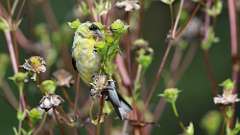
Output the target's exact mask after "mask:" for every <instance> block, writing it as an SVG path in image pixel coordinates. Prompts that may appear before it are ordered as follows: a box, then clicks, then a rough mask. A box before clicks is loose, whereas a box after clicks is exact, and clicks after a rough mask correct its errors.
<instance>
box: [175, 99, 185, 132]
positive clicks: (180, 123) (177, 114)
mask: <svg viewBox="0 0 240 135" xmlns="http://www.w3.org/2000/svg"><path fill="white" fill-rule="evenodd" d="M171 105H172V109H173V112H174V115H175V116H176V117H177V119H178V123H179V126H180V127H181V128H182V130H183V131H184V132H185V131H186V128H185V126H184V124H183V122H182V121H181V120H180V117H179V113H178V111H177V107H176V104H175V102H173V103H171Z"/></svg>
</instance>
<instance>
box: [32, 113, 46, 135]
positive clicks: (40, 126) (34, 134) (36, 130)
mask: <svg viewBox="0 0 240 135" xmlns="http://www.w3.org/2000/svg"><path fill="white" fill-rule="evenodd" d="M46 120H47V113H44V115H43V119H42V121H41V123H40V125H39V127H38V128H37V129H35V132H34V133H33V135H37V134H38V133H39V132H40V131H41V129H42V128H43V126H44V123H45V122H46Z"/></svg>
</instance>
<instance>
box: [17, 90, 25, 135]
mask: <svg viewBox="0 0 240 135" xmlns="http://www.w3.org/2000/svg"><path fill="white" fill-rule="evenodd" d="M23 87H24V86H23V85H20V86H19V110H18V111H20V112H23V113H25V112H24V111H25V101H24V95H23ZM22 123H23V120H19V123H18V135H21V130H22Z"/></svg>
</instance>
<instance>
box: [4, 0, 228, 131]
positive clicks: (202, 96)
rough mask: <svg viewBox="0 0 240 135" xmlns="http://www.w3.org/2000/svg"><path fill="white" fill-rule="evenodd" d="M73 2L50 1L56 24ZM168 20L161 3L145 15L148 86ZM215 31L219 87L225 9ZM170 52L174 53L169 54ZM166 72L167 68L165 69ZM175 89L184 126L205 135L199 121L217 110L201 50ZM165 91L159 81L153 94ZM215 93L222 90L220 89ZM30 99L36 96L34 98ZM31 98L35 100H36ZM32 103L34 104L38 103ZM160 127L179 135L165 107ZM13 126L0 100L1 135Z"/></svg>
mask: <svg viewBox="0 0 240 135" xmlns="http://www.w3.org/2000/svg"><path fill="white" fill-rule="evenodd" d="M74 2H75V1H73V0H65V1H64V0H51V5H52V7H53V11H54V13H55V14H56V18H57V20H58V21H59V23H66V22H67V21H70V20H71V19H72V18H71V17H69V15H70V14H71V12H72V9H73V7H74ZM32 8H34V9H35V11H36V14H35V15H34V22H33V23H34V24H38V23H41V22H45V18H44V17H43V14H42V11H41V10H39V6H37V5H35V6H34V7H32ZM26 10H27V9H26ZM26 10H25V11H26ZM25 14H27V13H26V12H24V14H23V18H22V19H23V21H22V24H21V26H20V28H21V29H22V30H23V32H24V33H25V34H26V35H27V36H28V37H31V33H29V28H28V25H29V24H28V22H27V19H28V18H27V17H26V16H25ZM169 17H170V15H169V10H168V7H167V6H166V5H164V4H162V3H161V2H160V1H153V2H152V4H151V5H150V6H149V8H148V9H146V11H145V13H144V21H143V25H142V27H143V28H142V29H143V38H144V39H146V40H147V41H149V43H150V45H151V47H153V48H154V51H155V56H154V61H153V64H152V65H151V67H150V68H149V69H148V71H147V73H146V75H147V76H146V78H147V79H146V84H149V83H150V82H151V81H152V80H153V79H154V78H153V77H154V75H155V73H156V71H157V69H158V65H159V63H160V60H161V59H162V56H163V52H164V49H165V47H166V46H165V43H164V40H165V38H166V35H167V33H168V30H169V29H170V28H169V27H170V18H169ZM215 31H216V35H217V36H218V37H219V38H220V42H219V43H217V44H214V45H213V47H212V48H211V49H210V52H209V53H210V63H211V65H212V66H213V71H214V76H215V79H216V81H217V83H221V82H222V81H223V80H225V79H227V78H230V77H231V57H230V40H229V37H230V35H229V23H228V13H227V9H226V7H224V9H223V12H222V14H221V15H220V16H219V17H218V18H217V21H216V27H215ZM3 37H4V35H3V33H0V51H1V52H8V51H7V48H6V42H5V39H4V38H3ZM70 47H71V44H69V48H70ZM172 52H173V50H172V51H171V53H172ZM20 55H21V54H20ZM24 57H25V55H21V61H22V62H23V60H24ZM170 58H171V57H170ZM170 58H169V59H170ZM168 68H169V66H168V65H167V66H166V69H168ZM12 73H13V72H12V70H11V66H10V65H9V70H8V73H7V74H6V80H7V77H8V76H11V75H12ZM10 84H12V82H10ZM177 87H178V88H179V89H180V90H182V92H181V93H180V96H179V99H178V101H177V107H178V109H179V113H180V116H181V118H182V120H183V122H184V123H185V125H188V122H190V121H192V122H193V124H194V126H195V131H196V135H202V134H204V132H203V130H202V129H201V128H200V126H199V125H200V120H201V118H202V117H203V116H204V115H205V114H206V113H207V112H208V111H210V110H215V109H217V108H216V106H215V105H214V104H213V100H212V97H211V90H210V82H209V80H208V79H207V73H206V68H205V66H204V62H203V52H202V50H201V49H200V48H199V49H198V51H197V54H196V56H195V58H194V60H193V62H192V64H191V65H190V66H189V68H188V70H187V71H186V73H185V74H184V75H183V77H182V78H181V79H180V81H179V83H178V84H177ZM164 88H165V86H164V83H163V79H161V82H160V84H159V87H158V88H157V90H156V94H158V93H161V92H162V90H164ZM218 89H219V90H221V88H220V87H219V88H218ZM15 94H16V91H15ZM32 96H37V95H34V94H33V95H32ZM31 98H33V99H34V98H35V97H31ZM38 98H39V97H38ZM38 98H36V99H38ZM158 99H159V97H157V96H155V97H154V99H153V100H152V104H153V105H152V107H153V106H154V104H155V103H157V101H158ZM34 102H35V103H37V101H34ZM159 124H160V126H159V127H154V130H153V135H176V134H179V133H181V130H180V129H179V128H178V124H177V122H176V118H175V117H174V114H173V112H172V110H171V108H170V107H169V106H168V105H167V107H166V109H165V111H164V112H163V115H162V117H161V120H160V121H159ZM13 126H17V120H16V113H15V111H14V110H13V109H12V108H11V107H9V105H8V104H7V103H6V102H5V101H4V100H3V99H2V98H1V99H0V135H11V134H13V130H12V127H13Z"/></svg>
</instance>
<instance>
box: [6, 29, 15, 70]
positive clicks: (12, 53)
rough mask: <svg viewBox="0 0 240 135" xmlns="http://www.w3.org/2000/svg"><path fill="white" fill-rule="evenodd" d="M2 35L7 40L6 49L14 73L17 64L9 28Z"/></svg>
mask: <svg viewBox="0 0 240 135" xmlns="http://www.w3.org/2000/svg"><path fill="white" fill-rule="evenodd" d="M4 35H5V37H6V41H7V45H8V51H9V54H10V58H11V63H12V67H13V71H14V73H15V74H16V73H17V72H18V64H17V60H16V55H15V52H14V48H13V42H12V37H11V33H10V31H9V30H5V31H4Z"/></svg>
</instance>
